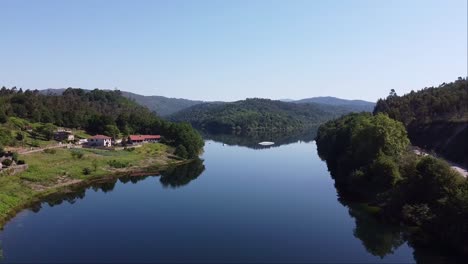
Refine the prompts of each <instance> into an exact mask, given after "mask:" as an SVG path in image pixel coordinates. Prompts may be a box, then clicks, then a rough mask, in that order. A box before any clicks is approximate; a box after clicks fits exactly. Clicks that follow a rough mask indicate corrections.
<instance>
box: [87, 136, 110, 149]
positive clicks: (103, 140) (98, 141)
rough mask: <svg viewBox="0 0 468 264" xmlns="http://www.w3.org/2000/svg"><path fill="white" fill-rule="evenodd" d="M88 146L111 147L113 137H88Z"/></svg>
mask: <svg viewBox="0 0 468 264" xmlns="http://www.w3.org/2000/svg"><path fill="white" fill-rule="evenodd" d="M88 146H93V147H111V146H112V138H110V137H108V136H104V135H95V136H93V137H90V138H88Z"/></svg>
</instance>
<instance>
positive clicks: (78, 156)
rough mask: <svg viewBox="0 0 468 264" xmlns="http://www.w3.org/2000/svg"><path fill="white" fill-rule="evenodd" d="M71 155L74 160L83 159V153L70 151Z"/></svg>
mask: <svg viewBox="0 0 468 264" xmlns="http://www.w3.org/2000/svg"><path fill="white" fill-rule="evenodd" d="M71 155H72V158H74V159H82V158H83V157H84V153H83V152H81V151H78V150H72V151H71Z"/></svg>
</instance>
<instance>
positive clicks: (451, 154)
mask: <svg viewBox="0 0 468 264" xmlns="http://www.w3.org/2000/svg"><path fill="white" fill-rule="evenodd" d="M379 112H384V113H387V114H388V115H389V116H390V117H392V118H394V119H396V120H399V121H401V122H403V124H404V125H405V126H406V128H407V130H408V134H409V137H410V139H411V142H412V143H413V144H414V145H417V146H420V147H423V148H426V149H428V150H434V151H436V152H437V153H440V154H441V155H443V156H444V157H446V158H448V159H450V160H453V161H456V162H461V163H464V164H465V165H468V81H467V80H466V79H463V78H459V79H458V80H457V81H455V82H452V83H443V84H441V85H440V86H439V87H429V88H424V89H422V90H420V91H417V92H413V91H412V92H411V93H409V94H406V95H404V96H398V95H397V94H396V93H394V92H392V93H391V94H390V95H389V96H388V97H387V98H386V99H381V100H379V101H378V102H377V105H376V107H375V110H374V113H379Z"/></svg>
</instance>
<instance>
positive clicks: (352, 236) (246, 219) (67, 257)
mask: <svg viewBox="0 0 468 264" xmlns="http://www.w3.org/2000/svg"><path fill="white" fill-rule="evenodd" d="M202 158H203V159H204V161H203V163H202V162H198V163H196V164H192V165H190V166H187V167H184V168H180V169H178V170H174V171H171V172H167V173H165V174H163V176H162V177H160V176H149V177H145V178H140V179H122V180H119V181H117V182H115V183H109V184H103V185H101V186H94V187H89V188H87V189H83V190H81V192H77V194H76V195H72V196H70V197H63V199H65V201H63V202H61V203H60V199H59V200H58V201H49V203H47V202H44V203H42V204H41V208H35V209H34V210H31V209H29V210H25V211H23V212H22V213H20V214H19V215H18V216H17V217H15V218H14V219H13V220H12V221H10V222H9V223H8V224H7V225H6V227H5V229H4V230H3V231H2V232H1V234H0V241H1V247H2V248H3V260H4V261H5V262H21V261H28V262H30V261H40V262H51V261H59V262H64V261H72V262H86V261H90V262H96V261H98V262H99V261H106V262H129V261H132V262H144V261H151V262H157V261H162V262H227V261H229V262H348V263H349V262H355V263H356V262H359V263H366V262H367V263H395V262H405V263H407V262H414V258H413V249H412V248H410V247H409V246H408V245H407V244H406V243H405V242H404V240H403V239H402V238H401V233H400V231H399V230H398V229H395V228H392V227H384V226H381V225H379V224H377V223H375V222H374V221H373V219H372V218H370V217H368V216H367V214H366V213H365V212H364V211H363V210H362V208H360V206H359V205H352V204H347V205H344V204H343V203H341V202H340V201H339V200H338V197H337V192H336V189H335V187H334V185H333V180H332V179H331V177H330V174H329V172H328V171H327V167H326V164H325V162H323V161H321V160H320V159H319V157H318V156H317V151H316V146H315V143H313V142H310V143H305V142H297V143H291V144H287V145H282V146H279V147H273V148H266V149H252V148H247V147H242V146H228V145H224V144H222V143H217V142H214V141H206V146H205V153H204V154H203V157H202Z"/></svg>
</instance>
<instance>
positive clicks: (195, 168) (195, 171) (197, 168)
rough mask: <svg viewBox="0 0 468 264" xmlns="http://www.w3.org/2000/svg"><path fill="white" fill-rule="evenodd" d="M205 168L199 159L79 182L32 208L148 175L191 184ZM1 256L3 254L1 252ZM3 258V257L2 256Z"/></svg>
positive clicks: (170, 183) (175, 185) (171, 183)
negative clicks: (141, 173) (146, 171)
mask: <svg viewBox="0 0 468 264" xmlns="http://www.w3.org/2000/svg"><path fill="white" fill-rule="evenodd" d="M204 170H205V165H204V164H203V160H201V159H197V160H194V161H192V162H190V163H187V164H183V165H179V166H174V167H171V168H169V169H167V170H165V171H162V172H161V174H160V175H144V176H123V177H120V178H112V179H102V180H96V181H94V182H92V183H86V184H81V185H80V184H78V185H74V186H70V187H69V188H67V189H66V190H63V191H62V192H59V193H55V194H51V195H48V196H47V197H44V199H43V200H42V202H38V203H34V204H32V205H31V206H30V209H31V210H32V211H33V212H39V211H40V210H41V208H42V205H43V204H44V203H45V204H47V205H49V206H50V207H54V206H56V205H60V204H62V203H63V202H68V203H69V204H74V203H75V202H76V201H78V200H81V199H84V198H85V196H86V191H87V190H88V189H92V190H94V191H102V192H104V193H107V192H111V191H113V190H114V188H115V186H116V184H117V182H118V181H120V182H121V183H133V184H136V183H138V182H139V181H142V180H144V179H146V178H148V177H158V176H160V178H159V182H160V183H161V185H163V186H164V187H172V188H178V187H181V186H185V185H187V184H189V183H190V182H191V181H193V180H195V179H196V178H198V176H200V175H201V174H202V172H203V171H204ZM0 253H1V244H0ZM0 256H1V254H0ZM0 260H1V258H0Z"/></svg>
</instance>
